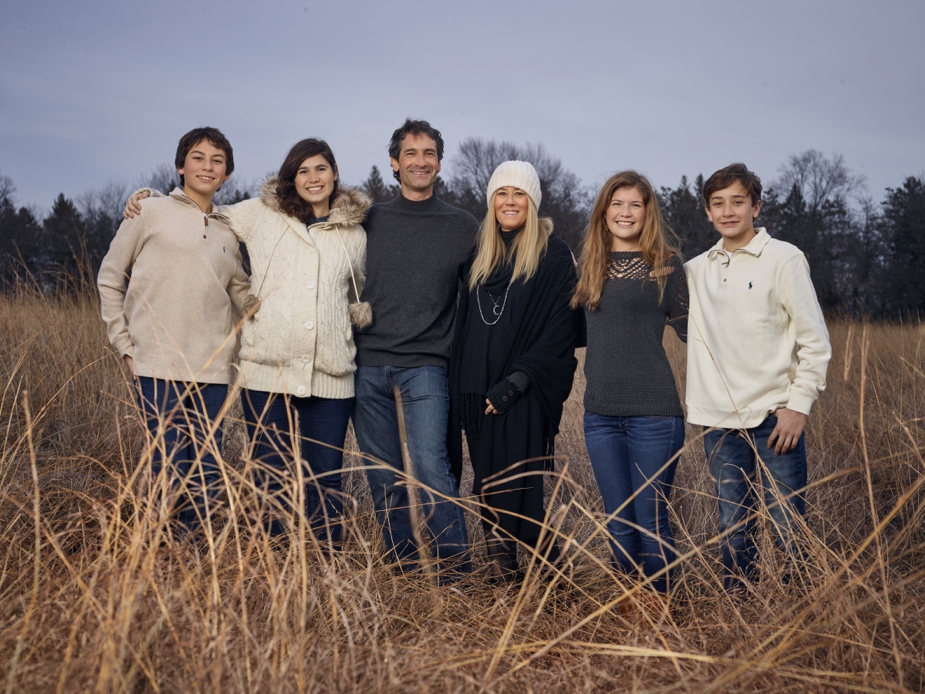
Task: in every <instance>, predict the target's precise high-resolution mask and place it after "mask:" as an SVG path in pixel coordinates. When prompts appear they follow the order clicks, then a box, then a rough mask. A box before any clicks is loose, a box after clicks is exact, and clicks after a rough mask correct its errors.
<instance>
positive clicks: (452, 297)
mask: <svg viewBox="0 0 925 694" xmlns="http://www.w3.org/2000/svg"><path fill="white" fill-rule="evenodd" d="M364 226H365V227H366V248H367V260H366V288H365V289H364V290H363V295H362V299H363V301H368V302H369V303H370V305H371V306H372V312H373V323H372V325H371V326H369V327H368V328H366V329H364V330H362V331H359V332H357V334H356V344H357V355H356V361H357V366H399V367H416V366H443V367H445V366H446V365H447V361H448V359H449V356H450V348H451V346H452V344H451V343H452V339H453V319H454V317H455V315H456V299H457V293H458V289H459V282H460V280H461V279H463V272H464V270H465V265H466V261H467V260H468V258H469V254H470V253H471V252H472V249H473V247H474V245H475V237H476V234H477V232H478V222H476V221H475V218H474V217H473V216H472V215H471V214H469V213H468V212H466V211H465V210H460V209H458V208H456V207H453V206H451V205H448V204H447V203H445V202H443V201H442V200H440V199H438V198H436V197H430V198H428V199H427V200H422V201H420V202H418V201H412V200H408V199H407V198H405V197H403V196H401V195H399V196H398V197H397V198H395V199H394V200H390V201H389V202H385V203H381V204H378V205H373V206H372V207H370V208H369V213H368V214H367V218H366V223H365V225H364Z"/></svg>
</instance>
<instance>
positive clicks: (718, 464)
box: [703, 415, 806, 590]
mask: <svg viewBox="0 0 925 694" xmlns="http://www.w3.org/2000/svg"><path fill="white" fill-rule="evenodd" d="M776 426H777V417H775V416H774V415H770V416H769V417H768V418H767V419H765V420H764V421H763V422H762V423H761V424H759V425H758V426H756V427H752V428H750V429H715V430H713V431H708V432H707V433H706V434H705V435H704V438H703V445H704V450H705V452H706V455H707V461H708V462H709V465H710V474H711V475H712V476H713V481H714V483H715V484H716V496H717V498H718V500H719V526H720V532H721V533H722V534H723V541H722V552H723V567H724V569H725V573H726V577H725V581H724V585H725V587H726V590H732V589H736V588H740V587H741V586H742V581H743V579H744V580H751V579H753V578H754V576H755V573H756V570H757V566H756V559H757V549H756V546H755V541H754V537H753V533H754V529H755V521H756V518H755V507H756V505H757V499H756V498H755V492H754V490H753V488H752V487H753V486H754V487H757V488H758V489H759V490H763V494H764V501H765V504H766V505H767V507H768V513H769V514H770V520H771V525H772V527H773V530H774V538H775V541H776V542H777V545H778V547H781V548H782V549H784V550H785V551H786V552H788V553H789V554H791V555H793V556H798V557H799V556H802V553H801V551H800V549H799V547H798V545H797V542H796V539H795V537H794V518H795V516H796V514H799V515H800V516H803V515H805V514H806V499H805V497H804V495H803V490H804V489H805V487H806V441H805V436H802V435H801V436H800V440H799V442H798V443H797V445H796V447H795V448H794V449H793V450H791V451H789V452H787V453H783V454H781V455H775V454H774V449H773V448H768V437H769V436H770V435H771V432H772V431H773V430H774V427H776ZM756 450H757V452H758V454H759V455H760V456H761V462H762V464H763V465H764V468H765V470H764V472H766V474H761V475H759V474H758V473H759V470H758V457H757V456H756V455H755V452H756ZM781 499H782V500H783V502H782V503H781Z"/></svg>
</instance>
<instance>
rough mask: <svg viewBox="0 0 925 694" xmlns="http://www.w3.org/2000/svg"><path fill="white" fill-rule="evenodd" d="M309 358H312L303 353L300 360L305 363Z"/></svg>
mask: <svg viewBox="0 0 925 694" xmlns="http://www.w3.org/2000/svg"><path fill="white" fill-rule="evenodd" d="M311 360H312V358H311V357H310V356H308V355H307V354H303V355H302V361H304V362H305V363H306V364H307V363H308V362H310V361H311Z"/></svg>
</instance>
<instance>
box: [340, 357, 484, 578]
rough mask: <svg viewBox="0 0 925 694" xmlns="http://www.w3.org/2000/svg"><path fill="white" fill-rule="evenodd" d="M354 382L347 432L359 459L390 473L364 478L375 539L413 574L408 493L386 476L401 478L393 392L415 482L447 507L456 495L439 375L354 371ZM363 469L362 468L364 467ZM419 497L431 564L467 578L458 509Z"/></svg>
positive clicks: (446, 399) (430, 369)
mask: <svg viewBox="0 0 925 694" xmlns="http://www.w3.org/2000/svg"><path fill="white" fill-rule="evenodd" d="M355 382H356V401H355V403H354V408H353V428H354V430H355V431H356V436H357V443H358V444H359V447H360V450H361V451H362V452H363V453H364V454H366V455H371V456H373V457H374V458H376V459H377V460H379V461H381V462H384V463H386V464H387V465H388V466H390V467H384V468H375V469H369V470H367V471H366V476H367V479H368V480H369V488H370V492H371V493H372V497H373V503H374V504H375V507H376V519H377V520H378V521H379V524H380V525H381V526H382V536H383V539H384V540H385V544H386V547H387V548H388V549H389V552H390V553H391V555H392V559H393V560H394V561H396V562H401V563H403V564H404V565H405V566H406V567H409V566H410V567H413V566H414V564H415V563H416V562H417V560H418V548H417V545H416V543H415V541H414V533H413V530H412V523H411V513H410V511H409V495H408V488H407V487H406V486H405V485H404V484H401V483H400V479H399V477H398V476H396V474H395V473H394V472H393V471H392V470H391V469H390V468H394V469H395V470H404V464H403V460H402V442H401V438H400V437H399V431H398V410H397V406H396V402H395V390H396V389H397V390H398V392H399V394H400V396H401V404H402V411H403V413H404V419H405V436H406V440H407V443H408V453H409V455H410V458H411V465H412V467H413V470H414V477H415V479H417V480H418V481H419V482H421V483H422V484H423V485H426V486H427V487H430V488H432V489H433V490H434V491H436V492H439V493H440V494H442V495H445V496H446V497H449V498H450V499H458V498H459V489H458V488H457V487H456V479H455V478H454V477H453V474H452V473H451V472H450V460H449V456H448V455H447V448H446V436H447V421H448V420H449V407H450V396H449V391H448V384H447V372H446V369H445V368H443V367H440V366H418V367H413V368H400V367H394V366H361V367H359V368H358V369H357V372H356V381H355ZM366 464H367V465H370V464H371V461H367V462H366ZM420 493H421V503H422V506H423V512H424V517H425V520H426V523H427V529H428V530H429V531H430V534H431V535H432V536H433V547H434V553H435V555H436V557H437V558H438V559H440V560H443V561H448V562H455V564H454V568H455V570H456V571H462V572H468V571H470V570H471V561H470V559H469V540H468V536H467V534H466V521H465V518H464V516H463V510H462V508H461V507H460V506H459V504H457V503H453V501H443V500H441V498H439V497H435V496H433V495H432V494H430V493H429V492H428V491H427V490H426V489H423V488H422V489H421V490H420Z"/></svg>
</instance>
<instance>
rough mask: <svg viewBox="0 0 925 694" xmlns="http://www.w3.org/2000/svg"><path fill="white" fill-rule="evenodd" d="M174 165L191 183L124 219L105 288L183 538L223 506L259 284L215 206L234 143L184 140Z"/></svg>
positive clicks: (213, 133) (114, 336)
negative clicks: (245, 330) (219, 455)
mask: <svg viewBox="0 0 925 694" xmlns="http://www.w3.org/2000/svg"><path fill="white" fill-rule="evenodd" d="M175 163H176V167H177V173H178V174H179V176H180V185H181V186H182V187H179V188H175V189H174V190H173V192H171V193H170V195H169V196H167V197H164V198H157V199H150V200H145V201H144V203H143V206H142V210H141V214H139V215H137V216H136V217H135V218H134V219H127V220H125V221H124V222H123V223H122V225H121V226H120V227H119V230H118V231H117V232H116V236H115V238H114V239H113V241H112V245H111V246H110V247H109V252H108V253H107V254H106V257H105V258H104V259H103V263H102V266H101V267H100V273H99V277H98V279H97V285H98V288H99V292H100V304H101V307H102V315H103V320H104V321H105V323H106V331H107V333H108V335H109V341H110V342H111V343H112V346H113V347H115V348H116V350H118V352H119V354H120V356H121V357H122V359H123V361H124V362H125V365H126V367H127V368H128V370H129V372H130V373H131V375H132V378H133V379H134V380H135V381H136V385H137V391H138V396H139V400H140V406H141V410H142V412H143V414H144V418H145V423H146V424H147V427H148V430H149V431H150V433H151V436H152V441H153V443H154V449H153V459H152V463H151V467H152V471H153V473H154V478H155V481H154V485H155V489H158V490H164V489H170V490H171V493H169V494H167V495H166V496H165V495H161V494H155V495H153V496H152V501H153V502H154V503H159V504H165V505H166V511H167V513H168V514H170V515H176V516H177V520H178V521H179V523H180V529H181V532H182V531H189V530H194V529H196V528H198V527H199V526H200V525H201V524H202V523H203V522H204V521H205V519H206V518H208V517H209V515H210V513H211V509H212V508H214V506H215V497H216V496H217V493H218V490H219V482H220V478H221V476H220V472H219V468H218V464H217V462H216V458H215V453H216V451H217V450H218V448H219V446H220V443H221V426H220V425H219V424H218V423H217V418H218V414H219V411H220V410H221V408H222V405H223V404H224V402H225V397H226V395H227V393H228V384H229V382H230V381H231V363H232V360H233V359H234V350H235V324H236V321H237V318H236V316H240V315H243V306H244V299H245V297H246V296H247V293H248V290H249V287H250V285H249V283H248V280H247V276H246V275H245V273H244V270H243V269H242V267H241V254H240V253H239V251H238V240H237V239H236V238H235V236H234V234H233V233H232V232H231V229H229V227H228V225H227V218H226V217H225V216H224V215H223V214H221V213H220V212H218V210H217V208H213V206H212V196H213V195H214V194H215V192H216V191H217V190H218V189H219V188H220V187H221V185H222V184H223V183H224V182H225V181H227V180H228V177H229V176H230V175H231V172H232V171H233V170H234V158H233V153H232V149H231V144H230V143H229V142H228V140H227V139H226V138H225V136H224V135H222V133H221V132H219V131H218V130H216V129H215V128H196V129H194V130H191V131H190V132H188V133H187V134H186V135H184V136H183V137H182V138H181V140H180V143H179V145H178V147H177V154H176V160H175ZM162 454H166V460H164V459H163V458H162ZM165 467H166V470H164V468H165ZM162 472H166V473H167V474H166V475H165V476H164V477H163V478H161V474H162Z"/></svg>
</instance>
